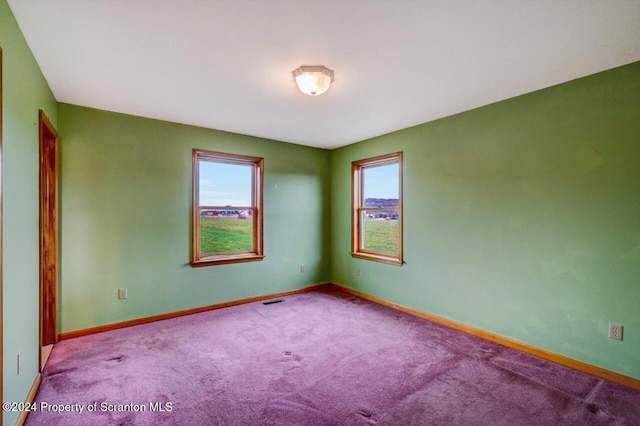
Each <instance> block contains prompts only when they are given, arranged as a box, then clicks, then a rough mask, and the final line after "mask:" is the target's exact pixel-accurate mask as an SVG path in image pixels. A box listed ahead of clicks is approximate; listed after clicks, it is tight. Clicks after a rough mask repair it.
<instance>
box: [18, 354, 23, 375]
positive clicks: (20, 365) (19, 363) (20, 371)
mask: <svg viewBox="0 0 640 426" xmlns="http://www.w3.org/2000/svg"><path fill="white" fill-rule="evenodd" d="M20 373H22V352H18V374H20Z"/></svg>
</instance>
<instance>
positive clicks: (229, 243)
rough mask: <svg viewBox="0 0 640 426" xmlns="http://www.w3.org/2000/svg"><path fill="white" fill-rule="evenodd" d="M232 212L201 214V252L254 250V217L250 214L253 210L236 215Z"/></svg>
mask: <svg viewBox="0 0 640 426" xmlns="http://www.w3.org/2000/svg"><path fill="white" fill-rule="evenodd" d="M223 212H224V211H223ZM230 212H231V213H229V216H226V215H225V216H222V215H219V216H209V217H207V216H206V215H204V216H201V219H200V252H201V253H202V254H222V253H234V252H248V251H252V250H253V218H252V217H251V215H250V214H249V213H250V212H251V210H248V211H244V212H241V213H239V214H235V215H234V214H233V212H232V211H230ZM206 213H210V212H205V214H206ZM218 213H219V212H218ZM225 213H226V212H225Z"/></svg>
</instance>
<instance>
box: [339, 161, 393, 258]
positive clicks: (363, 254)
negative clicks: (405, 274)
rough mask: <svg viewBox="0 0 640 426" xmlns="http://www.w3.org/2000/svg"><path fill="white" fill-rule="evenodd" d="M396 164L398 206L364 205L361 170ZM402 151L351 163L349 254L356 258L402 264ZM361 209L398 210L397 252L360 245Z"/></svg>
mask: <svg viewBox="0 0 640 426" xmlns="http://www.w3.org/2000/svg"><path fill="white" fill-rule="evenodd" d="M395 163H397V164H398V168H399V173H398V175H399V176H398V184H399V188H398V197H399V198H398V207H397V208H395V207H392V208H387V207H365V206H364V199H363V197H364V191H363V180H362V171H363V169H365V168H366V167H372V166H382V165H385V164H395ZM402 204H403V203H402V152H395V153H392V154H386V155H381V156H378V157H373V158H367V159H364V160H359V161H354V162H352V163H351V256H352V257H355V258H358V259H365V260H371V261H374V262H382V263H388V264H390V265H397V266H402V265H403V264H404V257H403V217H402ZM362 210H385V211H388V210H397V211H398V253H397V254H396V253H384V252H377V251H372V250H366V249H364V248H363V247H361V240H362V238H361V235H360V234H361V229H362V223H361V222H362V214H361V212H362Z"/></svg>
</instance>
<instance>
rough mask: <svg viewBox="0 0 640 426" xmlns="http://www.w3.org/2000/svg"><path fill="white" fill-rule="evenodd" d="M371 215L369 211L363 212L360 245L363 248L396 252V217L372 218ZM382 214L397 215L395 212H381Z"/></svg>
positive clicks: (385, 215)
mask: <svg viewBox="0 0 640 426" xmlns="http://www.w3.org/2000/svg"><path fill="white" fill-rule="evenodd" d="M376 213H378V212H376ZM371 215H372V213H371V212H369V211H368V212H365V213H364V220H363V221H362V223H363V227H364V232H363V233H362V236H363V240H364V241H363V242H362V247H363V248H364V249H365V250H371V251H380V252H383V253H398V219H397V218H396V219H385V218H382V217H381V218H372V217H371ZM382 215H384V217H389V218H390V217H392V216H394V215H395V216H396V217H397V212H391V211H390V212H383V213H382Z"/></svg>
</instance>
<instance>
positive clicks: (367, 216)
mask: <svg viewBox="0 0 640 426" xmlns="http://www.w3.org/2000/svg"><path fill="white" fill-rule="evenodd" d="M362 185H363V194H364V207H365V208H366V209H367V210H363V211H362V220H361V223H362V231H361V233H360V235H361V237H362V241H361V246H362V248H363V249H365V250H370V251H376V252H382V253H393V254H397V253H398V252H399V250H398V228H399V206H400V203H399V197H400V181H399V164H398V163H393V164H385V165H381V166H371V167H365V168H364V169H363V182H362Z"/></svg>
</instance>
